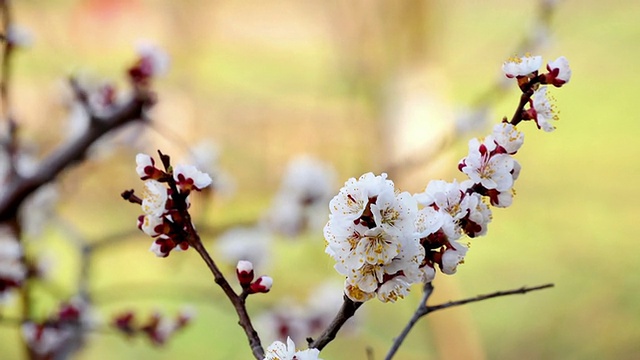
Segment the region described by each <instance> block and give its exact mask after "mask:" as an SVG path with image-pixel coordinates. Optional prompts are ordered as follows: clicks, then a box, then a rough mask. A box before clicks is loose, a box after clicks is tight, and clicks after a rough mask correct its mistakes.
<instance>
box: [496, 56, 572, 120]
mask: <svg viewBox="0 0 640 360" xmlns="http://www.w3.org/2000/svg"><path fill="white" fill-rule="evenodd" d="M541 65H542V57H541V56H531V55H525V56H523V57H514V58H511V59H509V60H507V61H506V62H505V63H504V64H503V65H502V71H503V72H504V74H505V76H506V77H508V78H514V77H515V78H516V79H517V80H518V86H519V87H520V89H521V90H522V91H523V92H527V91H533V96H532V97H531V98H530V100H529V109H527V110H523V112H522V114H521V116H522V120H534V121H535V122H536V125H537V126H538V129H543V130H544V131H547V132H550V131H553V130H554V129H555V126H554V125H553V124H552V123H551V121H552V120H558V115H557V112H556V110H555V105H554V104H553V103H552V100H553V98H552V97H550V96H549V93H548V92H547V86H544V85H553V86H555V87H558V88H559V87H562V86H563V85H565V84H567V83H568V82H569V80H571V68H570V67H569V61H568V60H567V58H565V57H564V56H561V57H559V58H557V59H556V60H554V61H551V62H549V63H548V64H547V67H546V69H547V72H545V73H541V74H540V73H539V68H540V66H541ZM541 85H543V86H541Z"/></svg>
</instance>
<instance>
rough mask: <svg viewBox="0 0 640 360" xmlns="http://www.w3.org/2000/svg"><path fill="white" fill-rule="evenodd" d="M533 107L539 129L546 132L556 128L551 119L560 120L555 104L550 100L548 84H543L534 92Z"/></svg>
mask: <svg viewBox="0 0 640 360" xmlns="http://www.w3.org/2000/svg"><path fill="white" fill-rule="evenodd" d="M533 109H534V110H535V113H536V118H535V121H536V124H537V125H538V128H539V129H540V128H541V129H542V130H544V131H546V132H551V131H553V130H555V128H556V127H555V126H554V125H553V124H552V123H551V121H552V120H558V115H557V114H556V111H555V105H554V104H552V103H551V101H550V100H549V95H548V94H547V87H546V86H541V87H540V88H538V90H536V91H535V92H534V93H533Z"/></svg>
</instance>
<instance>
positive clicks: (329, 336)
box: [307, 295, 363, 351]
mask: <svg viewBox="0 0 640 360" xmlns="http://www.w3.org/2000/svg"><path fill="white" fill-rule="evenodd" d="M362 304H363V303H361V302H354V301H352V300H351V299H349V298H348V297H347V296H346V295H345V296H344V302H343V303H342V307H341V308H340V310H338V313H337V314H336V317H335V318H334V319H333V321H331V324H329V326H328V327H327V329H326V330H325V331H324V332H323V333H322V334H321V335H320V336H319V337H318V338H317V339H316V340H312V339H310V338H309V339H307V341H308V342H309V348H315V349H318V350H321V351H322V349H323V348H324V347H325V346H327V344H329V343H330V342H331V341H333V339H335V338H336V334H338V331H340V329H341V328H342V326H343V325H344V324H345V323H346V322H347V320H349V319H350V318H351V317H353V315H355V313H356V310H358V308H360V306H362Z"/></svg>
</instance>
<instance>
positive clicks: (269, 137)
mask: <svg viewBox="0 0 640 360" xmlns="http://www.w3.org/2000/svg"><path fill="white" fill-rule="evenodd" d="M14 6H15V14H14V15H15V20H16V22H17V23H19V24H21V25H24V26H26V27H28V28H29V29H31V30H32V31H33V34H34V43H33V45H32V47H31V48H30V49H28V50H26V51H22V52H20V53H18V54H17V55H16V57H15V58H14V77H13V89H14V99H15V113H16V116H17V117H18V119H19V121H20V123H21V124H22V126H23V127H22V129H21V135H22V136H24V137H25V138H27V139H32V140H34V141H35V142H36V143H38V144H39V145H40V147H39V151H40V152H41V153H45V152H46V151H48V150H50V149H52V148H53V147H54V146H55V145H56V144H57V142H58V141H60V139H62V138H63V134H64V131H65V126H66V125H65V113H64V110H63V106H62V105H61V100H60V99H61V98H63V97H64V95H62V94H63V93H64V91H65V90H64V89H65V83H64V78H65V76H67V75H69V74H70V73H78V72H82V73H84V74H89V75H90V76H93V77H95V78H102V79H113V80H115V81H118V82H120V83H121V84H123V85H124V81H123V79H124V69H125V68H126V66H128V65H130V63H131V62H132V61H133V59H134V58H135V55H134V53H133V44H134V43H135V42H136V41H137V40H138V39H149V40H152V41H153V42H155V43H156V44H158V45H161V46H162V47H163V48H165V49H166V50H167V52H168V53H169V54H170V56H171V59H172V64H171V70H170V73H169V74H168V76H166V77H165V78H162V79H160V80H159V81H158V82H157V86H156V89H157V92H158V98H159V103H158V106H157V107H156V108H155V109H154V111H153V114H152V116H153V118H154V120H155V121H156V123H157V125H156V126H155V127H154V129H149V130H148V131H147V132H146V133H144V134H143V133H141V134H140V135H139V138H138V139H137V140H138V141H137V145H136V147H134V148H126V147H122V146H121V145H119V147H117V148H115V149H113V151H112V152H111V153H109V154H107V155H104V156H96V157H93V158H92V159H91V160H90V161H88V162H86V163H85V164H83V165H81V166H78V167H75V168H73V169H72V170H70V171H68V172H66V173H65V175H64V176H63V179H62V182H61V187H62V194H63V196H62V200H61V203H60V206H59V209H60V214H59V219H56V221H57V223H58V224H59V223H60V221H63V222H64V223H66V224H68V226H70V227H73V228H74V229H75V230H74V231H76V233H77V234H78V236H79V237H81V238H83V239H86V241H99V240H100V239H102V238H104V237H105V236H109V235H111V234H118V233H122V232H123V231H124V232H125V233H126V232H127V231H128V230H130V229H131V228H133V227H134V224H135V219H136V217H137V215H138V209H137V208H136V207H135V206H132V205H130V204H126V203H124V202H123V201H121V200H120V199H119V195H118V194H119V193H120V192H121V191H122V190H124V189H128V188H132V187H135V188H137V189H140V188H141V183H140V182H139V180H137V179H136V176H135V173H134V171H133V170H134V168H133V166H134V165H133V164H134V162H133V156H134V155H135V153H136V152H137V151H139V150H141V149H142V150H145V151H147V152H152V151H154V149H156V148H160V149H162V150H163V151H164V152H166V153H169V154H172V155H173V157H174V159H180V158H183V157H184V156H186V151H185V146H184V142H188V143H191V142H195V141H198V140H203V139H212V140H213V141H215V142H216V143H217V144H218V145H219V148H220V161H221V167H223V168H224V169H225V170H226V171H227V172H228V173H229V174H230V175H231V176H232V177H233V178H234V179H235V186H236V189H237V190H236V192H235V195H234V196H233V197H229V198H221V199H218V198H214V200H213V204H212V206H211V208H210V209H208V210H207V211H206V212H205V211H201V212H200V213H198V214H197V216H199V217H198V218H199V219H201V221H204V222H205V223H206V224H208V225H211V226H222V225H225V224H232V223H234V222H238V221H251V220H254V219H257V218H258V217H259V216H260V214H261V213H262V212H263V211H264V210H266V208H267V207H268V206H269V201H270V199H271V197H272V195H273V192H274V191H275V190H276V189H277V187H278V180H279V178H280V175H281V174H282V172H283V169H284V168H285V166H286V163H287V161H288V160H289V159H290V158H291V157H292V156H293V155H294V154H297V153H301V152H304V153H307V154H313V155H315V156H317V157H319V158H321V159H323V160H324V161H327V162H330V163H332V164H333V165H334V166H335V167H336V169H337V171H338V174H339V176H338V178H339V182H340V183H341V182H342V181H344V180H346V179H347V178H349V177H353V176H355V177H357V176H359V175H361V174H362V173H363V172H366V171H374V172H381V171H389V172H390V175H391V177H392V178H393V179H394V180H396V183H397V184H398V185H400V186H401V187H402V189H403V190H407V191H411V192H419V191H422V190H423V188H424V186H425V185H426V184H427V182H428V180H429V179H431V178H443V179H446V180H452V179H453V178H456V177H457V178H458V179H462V178H463V177H462V174H460V173H458V172H457V170H456V165H457V161H458V160H459V159H460V158H462V157H463V156H464V155H465V153H466V143H467V140H468V138H470V137H473V136H481V135H484V134H485V133H487V132H488V129H489V127H486V128H484V129H482V130H479V131H477V132H474V133H471V134H466V135H464V138H457V137H456V136H454V132H453V125H452V123H451V119H453V118H454V114H455V109H457V108H459V107H460V106H469V105H472V104H473V103H474V101H476V100H477V98H478V96H479V95H480V94H482V93H483V92H484V91H486V90H487V89H488V88H491V87H492V85H493V84H495V83H496V81H498V80H497V79H499V76H500V71H499V70H500V65H501V64H502V62H503V61H504V60H505V59H506V58H507V57H509V56H511V55H513V52H514V51H515V49H516V48H517V44H518V43H519V42H520V41H521V39H522V38H523V37H526V36H527V34H529V33H530V32H531V29H532V27H533V26H534V23H535V20H536V15H535V14H536V11H537V10H536V9H537V8H538V4H537V3H536V2H521V1H498V0H492V1H484V2H479V1H443V0H439V1H406V2H399V1H398V2H395V1H364V0H362V1H353V2H343V1H338V0H334V1H313V0H305V1H293V0H281V1H275V2H264V1H222V0H219V1H197V0H185V1H169V0H165V1H161V0H155V1H151V0H149V1H142V0H138V1H134V0H130V1H127V0H118V1H107V0H103V1H101V0H92V1H62V0H59V1H44V0H39V1H37V0H32V1H20V2H15V3H14ZM639 18H640V2H637V1H622V0H614V1H610V2H606V3H605V2H602V1H595V0H584V1H578V0H566V1H558V2H557V4H556V5H555V10H554V14H553V19H552V22H551V27H550V28H551V32H550V37H549V39H548V41H547V42H546V43H545V44H544V45H543V46H542V47H541V48H540V49H539V50H538V53H540V54H541V55H543V56H544V58H545V60H552V59H555V58H556V57H557V56H560V55H564V56H566V57H567V58H568V59H569V61H570V63H571V67H572V69H573V78H572V79H571V82H570V83H569V84H568V85H567V86H566V87H564V88H562V89H556V90H555V91H553V95H554V96H555V98H556V99H557V108H558V109H559V110H560V117H561V120H560V122H559V123H558V124H557V127H558V129H557V130H556V131H555V132H554V133H550V134H548V133H543V132H540V131H536V129H535V126H533V125H532V124H523V125H527V126H521V127H520V128H521V129H522V130H524V132H525V133H526V141H525V146H524V147H523V149H522V150H521V151H520V152H519V153H518V155H517V159H518V160H519V161H520V163H521V164H522V168H523V170H522V173H521V176H520V179H519V180H518V182H517V183H516V189H517V196H516V198H515V201H514V205H513V206H512V207H510V208H509V209H506V210H503V209H496V210H495V211H494V219H493V222H492V223H491V224H490V231H489V234H488V236H487V237H485V238H480V239H476V240H473V241H472V244H471V249H470V251H469V253H468V255H467V259H466V262H465V264H464V265H463V266H461V267H460V268H459V271H458V274H456V275H455V276H444V275H439V276H438V277H437V279H436V282H435V287H436V294H435V295H434V297H433V298H432V303H433V304H435V303H437V302H444V301H447V300H450V299H458V298H463V297H470V296H474V295H477V294H483V293H489V292H493V291H496V290H504V289H511V288H517V287H521V286H523V285H529V286H533V285H538V284H542V283H547V282H553V283H555V287H554V288H553V289H550V290H544V291H541V292H536V293H531V294H528V295H524V296H512V297H506V298H500V299H495V300H489V301H485V302H481V303H477V304H472V305H468V306H465V307H463V308H457V309H451V310H445V311H442V312H438V313H435V314H433V315H430V316H429V317H428V318H426V319H423V320H422V321H421V322H420V323H419V324H418V326H417V327H416V328H415V329H414V331H413V332H412V334H411V335H410V337H409V339H408V340H407V343H406V344H405V346H404V347H403V348H402V349H401V351H400V353H399V354H398V355H397V358H398V359H462V358H464V359H516V358H527V359H595V358H617V359H637V358H638V357H639V356H640V341H639V339H640V289H639V287H640V282H639V281H640V277H639V276H638V274H639V273H640V265H638V261H637V253H638V246H637V245H636V243H637V240H635V238H634V237H633V236H634V235H633V234H634V233H635V230H634V229H635V228H636V227H637V224H638V219H637V216H638V211H637V210H634V209H635V208H636V207H637V203H638V201H640V196H639V195H638V191H637V190H634V188H633V186H635V185H634V184H636V183H637V182H639V181H640V169H639V167H638V165H637V161H638V160H637V159H638V155H640V151H639V150H638V148H637V143H638V139H637V137H638V136H639V135H640V121H638V115H637V114H636V111H635V108H636V107H635V102H636V101H637V100H634V99H633V97H634V96H635V93H634V91H635V90H634V89H635V85H636V84H638V83H640V75H639V72H638V71H637V66H638V62H639V57H640V23H639V22H638V19H639ZM123 88H124V86H123ZM406 99H413V100H416V99H417V100H416V101H417V102H416V104H414V106H417V107H418V108H423V110H422V111H424V113H425V116H424V117H423V118H421V121H422V122H419V123H418V124H417V125H416V124H415V123H410V122H409V123H408V125H407V126H408V128H409V129H413V130H411V131H409V133H410V134H409V135H411V134H413V135H414V137H412V138H411V139H409V140H406V141H405V140H404V138H403V137H402V130H398V131H395V130H397V129H396V127H398V128H399V127H401V126H404V125H398V123H399V120H396V116H397V117H401V116H402V114H401V113H399V112H398V111H397V108H398V106H396V105H397V104H406V103H405V100H406ZM421 99H424V102H422V101H421ZM517 101H518V92H517V89H516V88H515V84H512V87H511V88H510V90H509V91H508V92H507V94H506V95H505V96H503V97H500V98H498V100H496V101H495V102H492V109H491V113H492V120H491V122H492V123H494V122H498V121H499V120H500V119H501V117H502V116H504V115H507V116H510V115H511V114H512V112H513V110H514V109H515V106H516V104H517ZM434 104H435V105H434ZM411 126H417V127H415V128H412V127H411ZM45 129H46V130H45ZM58 129H59V130H60V132H59V134H58V133H57V130H58ZM405 131H406V130H405ZM398 134H400V135H398ZM415 135H418V137H417V139H416V138H415ZM409 137H411V136H409ZM420 139H422V141H420ZM438 139H446V140H445V141H444V142H445V143H446V144H447V146H446V147H444V148H443V147H442V146H441V145H442V141H441V140H438ZM416 143H417V145H416ZM633 144H636V145H633ZM416 149H418V150H417V151H416ZM407 153H410V154H415V153H417V159H418V161H417V163H415V164H414V163H412V166H410V167H409V168H401V169H398V168H396V167H395V166H393V165H390V164H394V162H395V161H396V160H397V159H398V158H400V159H402V158H404V157H403V156H404V154H407ZM337 185H339V184H337ZM628 187H629V188H628ZM198 201H199V199H197V198H195V199H194V200H193V202H194V203H196V204H195V205H194V208H195V211H196V212H197V211H198V204H197V203H198ZM201 210H202V209H201ZM60 229H61V227H60V226H59V225H56V224H52V225H50V226H49V227H48V229H47V231H46V232H45V235H46V236H45V239H44V240H42V241H41V242H38V243H35V244H34V245H33V246H31V249H32V250H34V251H36V252H38V253H47V252H49V253H51V254H55V258H54V263H55V266H54V267H53V274H52V277H53V278H54V279H55V281H54V283H55V288H56V289H57V290H56V291H57V292H54V293H53V294H59V295H60V296H68V295H71V294H72V293H73V289H74V285H75V282H76V279H77V276H78V256H77V253H76V251H75V249H74V248H73V246H71V245H70V244H69V241H68V240H69V239H68V233H66V232H64V231H62V230H60ZM125 240H126V241H122V242H117V243H114V244H113V246H109V247H105V248H104V249H103V250H101V251H100V252H99V253H97V254H96V255H95V258H94V261H93V263H92V264H93V266H92V269H91V281H92V282H91V285H90V288H91V291H92V293H93V295H94V299H95V301H96V307H97V310H98V312H99V313H100V314H102V317H103V318H104V319H105V320H108V319H109V316H111V315H112V314H114V313H117V312H119V311H121V310H123V309H135V310H138V311H141V312H143V313H145V312H147V313H148V312H150V311H151V310H152V309H160V310H162V311H166V312H167V313H168V314H173V311H174V310H175V309H177V308H179V307H180V306H181V305H182V304H184V303H191V304H193V305H194V306H195V308H196V309H197V313H198V316H197V318H196V321H195V323H194V324H193V326H192V327H190V328H188V329H186V330H185V331H184V332H182V333H180V334H178V335H177V336H176V338H175V339H172V341H170V343H169V344H168V345H167V346H165V347H163V348H154V347H152V346H151V345H149V344H148V343H147V342H146V341H143V339H132V341H127V340H125V339H123V338H122V337H121V336H118V335H117V334H109V333H96V334H93V335H92V336H91V338H90V341H89V342H88V344H87V346H86V348H85V349H84V350H83V351H82V352H81V353H80V354H79V356H78V358H80V359H113V358H122V359H125V358H127V359H174V358H178V357H181V358H194V359H249V358H250V352H249V349H248V346H247V344H246V340H245V338H244V335H243V333H242V332H241V329H240V328H239V327H238V326H237V324H236V318H235V315H233V313H232V311H231V306H230V305H229V304H228V302H227V301H226V299H224V298H223V297H222V296H221V293H220V291H218V289H217V288H216V286H215V284H214V283H213V281H212V278H211V276H210V274H209V273H208V271H207V269H206V268H205V266H204V264H203V263H202V262H201V261H200V260H199V259H198V258H197V256H196V254H194V253H193V252H187V253H178V254H172V255H171V256H170V257H169V258H167V259H156V258H155V257H154V256H153V255H152V254H150V253H149V252H147V248H148V246H149V244H150V241H149V239H148V238H146V237H145V236H144V235H143V234H142V233H139V232H131V233H130V235H128V237H126V238H125ZM323 248H324V242H323V238H322V233H321V231H317V232H316V233H312V234H307V235H306V236H305V237H304V239H301V240H300V241H295V242H292V241H285V240H283V241H278V242H277V243H276V251H275V252H273V255H272V256H273V259H271V263H272V266H271V268H270V269H269V271H268V273H269V274H270V275H271V276H272V277H274V279H275V284H274V288H273V291H272V292H271V293H270V294H268V295H264V296H259V297H258V296H255V299H253V298H252V299H251V301H250V305H249V309H250V311H252V312H254V313H259V312H260V311H261V310H263V309H265V308H267V307H269V306H270V305H272V304H274V303H275V302H276V300H277V299H279V298H281V297H285V296H286V297H290V298H293V299H301V300H304V299H306V297H307V296H308V294H309V293H310V292H311V291H312V288H313V286H314V285H316V284H320V283H322V282H324V281H325V279H332V280H333V281H335V282H336V283H337V284H338V285H339V284H340V283H341V279H340V278H339V276H338V275H337V274H336V273H335V271H333V269H332V264H331V261H330V259H329V258H328V257H327V256H326V255H325V254H324V253H323ZM213 256H214V258H215V254H214V255H213ZM231 269H232V267H229V266H226V267H225V271H227V272H228V273H229V274H231ZM38 296H39V297H40V298H41V302H39V307H38V308H37V312H38V313H40V314H41V316H45V315H46V314H47V313H48V311H50V310H51V309H52V307H53V306H54V304H55V299H56V296H55V295H54V296H52V292H51V291H50V289H49V290H47V289H46V288H43V289H40V290H39V293H38ZM419 297H420V290H419V289H418V288H416V289H414V291H413V293H412V294H411V296H409V297H408V298H407V299H405V300H402V301H400V302H399V303H397V304H381V303H378V302H377V301H371V302H369V303H367V304H366V306H364V307H363V309H362V314H361V316H360V318H359V326H358V330H357V331H356V332H354V333H351V334H350V335H348V336H344V337H340V338H339V339H338V340H336V341H335V342H333V343H332V344H330V345H329V346H328V347H327V348H326V349H325V350H324V351H323V352H322V357H323V358H325V359H365V358H366V349H367V348H368V347H370V348H371V349H372V352H373V354H374V357H373V358H375V359H379V358H382V357H383V355H384V354H385V353H386V351H387V349H388V348H389V347H390V345H391V342H392V339H393V337H394V336H396V335H397V334H398V333H399V332H400V330H401V328H402V326H403V324H404V323H405V322H406V321H407V319H408V318H409V317H410V315H411V313H412V311H413V308H414V307H415V306H416V303H417V302H418V300H419ZM8 310H9V309H5V311H8ZM18 336H19V335H18V331H17V330H16V329H13V328H11V327H7V326H3V327H0V349H1V350H0V358H2V359H18V358H20V357H19V354H20V347H19V345H18V339H19V338H18ZM271 340H272V338H271V337H270V336H268V335H267V334H264V335H263V341H264V342H265V344H264V345H265V346H266V345H268V344H269V342H270V341H271Z"/></svg>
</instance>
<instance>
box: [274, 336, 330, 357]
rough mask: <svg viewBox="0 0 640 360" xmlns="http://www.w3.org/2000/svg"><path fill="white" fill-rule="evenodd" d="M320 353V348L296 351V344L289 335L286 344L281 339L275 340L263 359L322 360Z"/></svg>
mask: <svg viewBox="0 0 640 360" xmlns="http://www.w3.org/2000/svg"><path fill="white" fill-rule="evenodd" d="M319 354H320V350H318V349H307V350H303V351H296V345H295V344H294V342H293V340H291V338H289V337H288V338H287V344H286V345H285V344H284V343H283V342H281V341H274V342H273V343H272V344H271V345H269V347H268V348H267V351H266V352H265V357H264V359H263V360H322V359H321V358H319V357H318V355H319Z"/></svg>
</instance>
